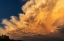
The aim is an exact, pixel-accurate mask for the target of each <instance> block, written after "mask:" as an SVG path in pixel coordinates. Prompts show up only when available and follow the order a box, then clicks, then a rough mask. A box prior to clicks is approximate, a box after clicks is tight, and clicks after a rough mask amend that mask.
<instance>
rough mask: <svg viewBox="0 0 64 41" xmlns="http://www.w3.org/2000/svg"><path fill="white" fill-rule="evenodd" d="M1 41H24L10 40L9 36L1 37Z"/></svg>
mask: <svg viewBox="0 0 64 41" xmlns="http://www.w3.org/2000/svg"><path fill="white" fill-rule="evenodd" d="M0 41H22V40H14V39H10V38H9V36H6V35H2V36H0Z"/></svg>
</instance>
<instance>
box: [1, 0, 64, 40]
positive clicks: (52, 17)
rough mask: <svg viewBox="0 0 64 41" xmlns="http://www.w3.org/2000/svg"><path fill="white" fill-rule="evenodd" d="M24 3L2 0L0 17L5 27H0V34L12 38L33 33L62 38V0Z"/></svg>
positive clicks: (63, 22)
mask: <svg viewBox="0 0 64 41" xmlns="http://www.w3.org/2000/svg"><path fill="white" fill-rule="evenodd" d="M0 2H1V1H0ZM24 3H25V0H23V1H22V0H11V1H10V0H7V1H3V0H2V2H1V4H2V6H1V10H0V12H1V15H0V17H1V20H2V19H3V20H2V24H4V28H5V29H4V28H2V27H0V35H2V34H5V35H8V36H10V38H12V39H22V38H23V37H24V36H33V37H34V35H35V36H38V35H44V36H45V37H50V38H51V37H52V38H60V39H61V38H62V39H64V37H63V36H64V0H29V1H27V2H26V3H25V4H24ZM23 4H24V5H23ZM21 7H22V10H21ZM22 11H23V13H20V12H22ZM19 13H20V14H19ZM18 14H19V15H18ZM12 15H13V16H12ZM10 17H11V18H10ZM4 18H6V19H4ZM8 19H9V20H8ZM58 27H59V28H58ZM62 32H63V33H62ZM43 38H44V37H43Z"/></svg>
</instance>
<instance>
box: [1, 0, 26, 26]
mask: <svg viewBox="0 0 64 41" xmlns="http://www.w3.org/2000/svg"><path fill="white" fill-rule="evenodd" d="M24 3H25V2H24V1H21V2H20V0H0V23H1V22H2V19H5V18H6V19H10V16H12V15H14V16H18V13H21V12H22V10H21V7H22V5H23V4H24ZM0 25H1V24H0ZM1 26H2V25H1Z"/></svg>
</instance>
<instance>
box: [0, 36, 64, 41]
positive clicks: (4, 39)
mask: <svg viewBox="0 0 64 41" xmlns="http://www.w3.org/2000/svg"><path fill="white" fill-rule="evenodd" d="M23 37H24V36H23ZM0 41H64V39H60V38H55V37H54V38H50V37H47V36H42V35H35V36H25V37H24V38H23V40H14V39H10V38H9V36H6V35H2V36H0Z"/></svg>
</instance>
